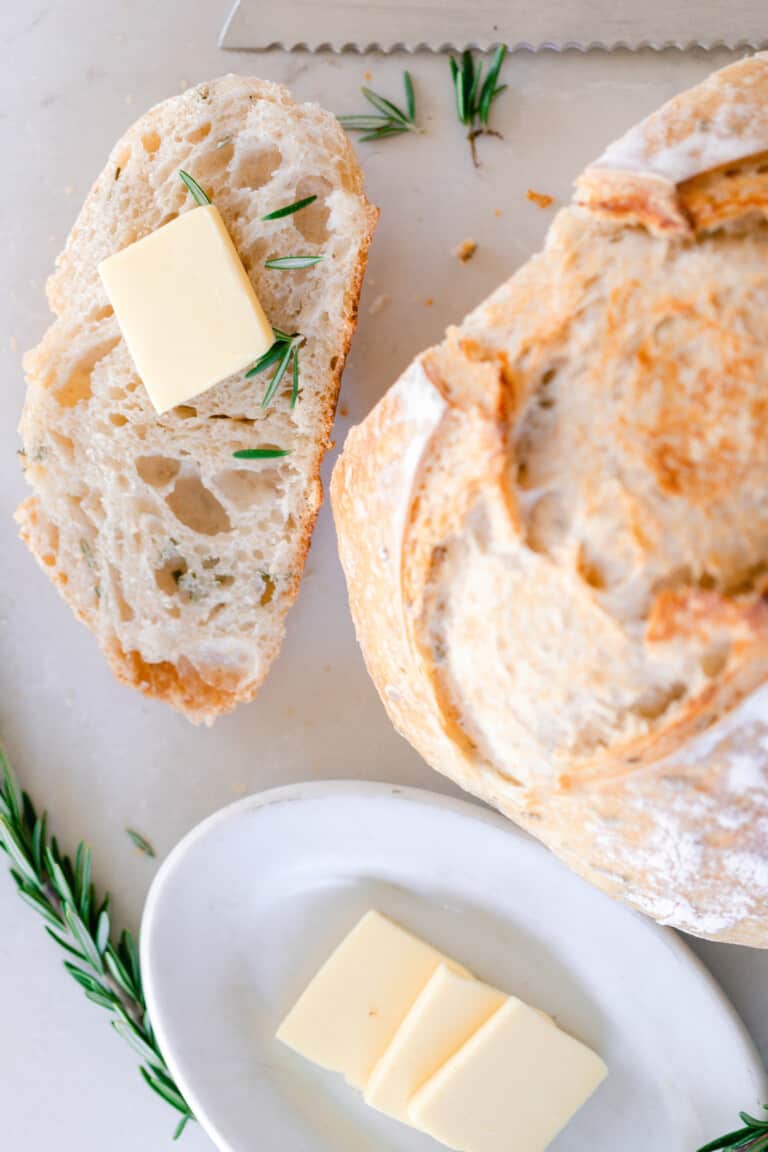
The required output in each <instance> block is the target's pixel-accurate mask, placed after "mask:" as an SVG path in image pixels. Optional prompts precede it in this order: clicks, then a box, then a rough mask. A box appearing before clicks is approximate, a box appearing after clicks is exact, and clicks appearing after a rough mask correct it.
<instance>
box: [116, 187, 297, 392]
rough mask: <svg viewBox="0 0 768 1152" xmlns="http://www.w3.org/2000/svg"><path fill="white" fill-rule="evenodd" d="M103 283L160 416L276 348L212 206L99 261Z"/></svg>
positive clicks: (238, 259)
mask: <svg viewBox="0 0 768 1152" xmlns="http://www.w3.org/2000/svg"><path fill="white" fill-rule="evenodd" d="M99 275H100V276H101V279H102V282H103V284H104V287H105V289H106V292H107V296H108V297H109V301H110V303H111V305H112V307H113V308H114V310H115V315H116V316H117V319H118V323H119V324H120V330H121V332H122V334H123V339H124V340H125V342H126V344H127V345H128V350H129V352H130V353H131V356H132V357H133V362H134V364H135V366H136V371H137V372H138V374H139V376H140V377H141V379H142V381H143V383H144V386H145V387H146V389H147V392H148V393H149V397H150V399H151V401H152V404H153V405H154V407H155V409H156V411H157V412H159V413H162V412H167V411H168V409H169V408H173V407H175V405H177V404H183V403H185V402H186V401H188V400H191V399H193V397H195V396H199V395H200V393H201V392H205V391H206V390H207V389H208V388H211V387H212V386H213V385H214V384H218V383H220V382H221V381H222V380H225V379H227V377H229V376H233V375H234V374H235V373H237V372H242V371H243V370H244V369H246V368H249V367H250V366H251V365H252V364H253V363H254V362H255V361H256V360H258V359H259V357H260V356H263V355H264V353H265V352H266V351H267V349H268V348H270V347H271V345H272V343H273V342H274V334H273V332H272V327H271V325H270V323H269V321H268V320H267V317H266V316H265V315H264V310H263V309H262V307H261V304H260V303H259V300H258V297H257V296H256V293H255V291H254V289H253V285H252V284H251V282H250V280H249V278H248V274H247V272H246V271H245V268H244V267H243V264H242V261H241V260H240V257H239V256H238V253H237V249H236V248H235V245H234V243H233V242H232V237H231V236H230V235H229V232H228V231H227V229H226V226H225V224H224V221H223V220H222V218H221V216H220V215H219V212H218V209H217V208H216V207H215V205H213V204H208V205H204V206H201V207H199V208H193V209H190V211H188V212H185V213H184V214H183V215H182V216H179V217H178V218H177V219H176V220H173V221H171V223H170V224H165V225H164V226H163V227H162V228H158V229H157V231H155V232H151V233H150V234H149V235H148V236H145V237H143V239H141V240H137V241H136V243H135V244H130V245H129V246H128V247H127V248H123V249H122V250H121V251H120V252H116V253H115V254H114V256H109V257H108V258H107V259H106V260H102V262H101V264H99Z"/></svg>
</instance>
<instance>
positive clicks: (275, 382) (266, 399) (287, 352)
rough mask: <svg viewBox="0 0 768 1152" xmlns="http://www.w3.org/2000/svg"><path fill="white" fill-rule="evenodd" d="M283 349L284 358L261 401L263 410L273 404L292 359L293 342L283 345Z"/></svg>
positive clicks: (286, 342) (289, 341)
mask: <svg viewBox="0 0 768 1152" xmlns="http://www.w3.org/2000/svg"><path fill="white" fill-rule="evenodd" d="M283 348H284V351H283V354H282V357H281V359H280V363H279V364H278V365H277V369H276V371H275V374H274V376H273V377H272V379H271V380H270V382H269V384H268V385H267V390H266V392H265V393H264V396H263V398H262V401H261V406H262V408H268V407H269V405H270V403H271V401H272V399H273V397H274V395H275V392H277V390H278V388H279V387H280V382H281V380H282V379H283V376H284V375H285V371H286V369H287V367H288V363H289V361H290V359H291V354H292V352H293V340H288V341H285V342H284V343H283Z"/></svg>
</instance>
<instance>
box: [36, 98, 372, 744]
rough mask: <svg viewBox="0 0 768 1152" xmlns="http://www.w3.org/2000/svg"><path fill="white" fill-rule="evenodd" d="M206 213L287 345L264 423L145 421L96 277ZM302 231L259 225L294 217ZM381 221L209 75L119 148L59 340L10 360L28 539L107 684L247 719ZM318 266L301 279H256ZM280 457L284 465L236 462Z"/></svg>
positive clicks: (349, 180) (237, 419)
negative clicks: (157, 233)
mask: <svg viewBox="0 0 768 1152" xmlns="http://www.w3.org/2000/svg"><path fill="white" fill-rule="evenodd" d="M179 169H185V170H187V171H189V172H190V173H191V174H192V176H194V177H195V178H196V179H197V180H198V182H199V183H200V184H201V185H202V186H203V187H204V189H205V190H206V191H207V192H208V194H209V195H210V196H211V199H212V200H213V202H214V203H215V204H216V206H217V207H218V208H219V210H220V212H221V214H222V216H223V218H224V221H225V223H226V224H227V227H228V229H229V230H230V232H231V234H232V236H233V239H234V241H235V245H236V247H237V249H238V252H239V254H240V256H241V258H242V259H243V261H244V264H245V267H246V269H247V271H248V273H249V276H250V278H251V280H252V282H253V284H254V287H255V289H256V292H257V295H258V296H259V298H260V300H261V302H262V304H263V306H264V308H265V310H266V312H267V315H268V316H269V318H270V320H271V321H272V323H273V324H275V326H276V327H279V328H282V329H283V330H288V331H301V332H302V333H304V335H305V336H306V338H307V339H306V344H305V345H304V346H303V347H302V349H301V393H300V397H299V401H298V403H297V404H296V407H295V408H294V409H291V407H290V373H288V374H286V377H285V380H286V382H287V384H288V386H287V387H283V388H282V389H281V391H280V392H278V394H277V395H276V397H275V399H274V401H273V403H272V404H271V405H270V407H269V408H268V409H267V410H266V411H265V410H263V409H262V408H261V398H262V395H263V392H264V387H265V383H266V378H268V377H264V376H257V377H256V378H255V379H251V380H249V379H246V377H245V375H244V374H242V373H241V374H239V375H238V376H235V377H232V378H230V379H229V380H227V381H224V382H222V383H221V384H219V385H217V386H216V387H214V388H212V389H209V390H208V391H207V392H206V393H204V394H202V395H201V396H199V397H196V398H195V399H194V400H192V401H191V402H190V403H189V404H188V405H180V406H179V407H177V408H175V409H173V410H171V411H170V412H168V413H165V414H164V415H162V416H158V415H157V414H156V413H155V412H154V409H153V408H152V406H151V403H150V401H149V398H148V396H147V394H146V391H145V389H144V387H143V385H142V384H141V381H140V380H139V378H138V376H137V375H136V372H135V369H134V367H133V363H132V361H131V359H130V356H129V354H128V351H127V348H126V346H125V344H124V342H123V341H122V339H121V336H120V331H119V327H118V325H117V320H116V318H115V317H114V315H113V313H112V309H111V308H110V307H109V301H108V300H107V297H106V294H105V291H104V288H103V286H102V284H101V281H100V278H99V276H98V273H97V265H98V263H99V262H100V261H101V260H103V259H104V258H105V257H106V256H108V255H110V254H111V253H112V252H115V251H118V250H120V249H121V248H123V247H125V246H126V245H127V244H130V243H132V242H133V241H135V240H137V239H139V238H140V237H141V236H143V235H146V234H148V233H149V232H151V231H152V230H154V229H155V228H157V227H159V226H162V225H163V224H165V223H167V222H168V221H169V220H172V219H174V218H175V217H176V216H177V215H179V214H180V213H181V212H184V211H194V208H195V205H194V203H193V201H192V199H191V197H190V196H189V194H188V192H187V191H186V189H185V188H184V186H183V184H182V182H181V180H180V179H179V177H178V170H179ZM311 194H314V195H316V196H317V200H316V202H315V203H314V204H312V205H311V206H310V207H308V208H305V209H303V210H302V211H301V212H300V213H296V214H295V215H293V216H288V217H285V218H283V219H281V220H277V221H272V222H264V221H263V220H262V219H261V217H262V216H264V215H265V214H267V213H268V212H270V211H273V210H274V209H276V208H279V207H283V206H284V205H286V204H289V203H291V202H293V201H295V200H297V199H299V198H302V197H304V196H307V195H311ZM377 218H378V211H377V210H376V209H375V208H373V207H372V206H371V205H370V204H369V203H368V201H367V200H366V198H365V195H364V192H363V179H362V173H361V170H360V167H359V165H358V163H357V159H356V157H355V154H354V151H353V149H352V147H351V145H350V143H349V140H348V137H347V135H346V133H345V132H344V131H343V130H342V129H341V127H340V125H339V124H338V122H337V121H336V119H335V117H333V116H332V115H331V114H330V113H328V112H325V111H324V110H323V109H321V108H320V107H319V106H317V105H315V104H297V103H295V102H294V101H293V99H292V98H291V96H290V93H289V92H288V90H287V89H286V88H284V87H282V86H281V85H278V84H273V83H270V82H266V81H261V80H257V79H254V78H250V77H241V76H224V77H222V78H220V79H218V80H214V81H212V82H210V83H205V84H200V85H197V86H196V87H194V88H192V89H190V90H189V91H187V92H185V93H183V94H181V95H179V96H176V97H173V98H171V99H170V100H166V101H164V102H163V103H161V104H159V105H157V106H156V107H154V108H152V109H150V111H149V112H147V113H146V114H145V115H144V116H142V117H141V118H140V119H139V120H138V121H137V122H136V123H135V124H134V125H133V126H132V127H131V128H129V130H128V131H127V132H126V133H125V135H124V136H123V137H122V138H121V139H120V140H119V141H118V143H117V144H116V145H115V147H114V149H113V150H112V153H111V154H110V157H109V160H108V161H107V164H106V166H105V168H104V170H103V172H102V173H101V175H100V176H99V177H98V179H97V180H96V183H95V184H94V186H93V188H92V189H91V192H90V193H89V195H88V197H87V198H86V201H85V203H84V205H83V208H82V210H81V212H80V215H79V217H78V219H77V222H76V223H75V225H74V227H73V229H72V232H71V234H70V236H69V238H68V240H67V244H66V247H65V249H64V251H63V253H62V254H61V256H60V257H59V259H58V260H57V265H56V271H55V272H54V274H53V275H52V277H51V278H50V280H49V282H48V298H49V302H50V306H51V309H52V311H53V313H54V315H55V320H54V322H53V324H52V325H51V327H50V328H49V330H48V332H47V333H46V335H45V336H44V338H43V340H42V342H41V344H40V345H39V346H38V347H37V348H36V349H34V350H33V351H32V352H30V353H28V355H27V357H26V358H25V372H26V376H27V383H28V389H27V397H26V402H25V408H24V413H23V416H22V422H21V435H22V439H23V442H24V452H23V454H22V459H23V463H24V467H25V474H26V477H27V479H28V480H29V482H30V483H31V485H32V487H33V489H34V495H32V496H31V497H29V498H28V499H27V500H25V501H24V503H23V504H22V505H21V506H20V508H19V509H18V512H17V520H18V523H19V526H20V533H21V536H22V538H23V539H24V540H25V541H26V543H27V544H28V545H29V547H30V548H31V550H32V552H33V553H34V554H35V556H36V557H37V559H38V561H39V562H40V564H41V566H42V567H43V568H44V570H45V571H46V572H47V573H48V574H49V576H50V578H51V579H52V581H53V583H54V584H55V585H56V586H57V587H58V588H59V590H60V592H61V594H62V595H63V596H64V598H65V600H67V601H68V603H69V604H70V606H71V608H72V609H73V611H74V613H75V615H76V616H77V617H78V618H79V619H80V620H82V621H83V622H84V623H85V624H86V625H87V626H88V627H89V628H90V629H91V630H92V631H93V632H94V633H95V634H96V636H97V639H98V641H99V644H100V646H101V648H102V650H103V651H104V654H105V655H106V657H107V660H108V661H109V664H110V666H111V668H112V670H113V672H114V673H115V675H116V676H117V678H118V679H119V680H121V681H122V682H124V683H127V684H131V685H134V686H136V687H138V688H140V689H141V690H142V691H143V692H144V693H145V694H147V695H149V696H153V697H155V698H157V699H161V700H164V701H166V702H167V703H169V704H171V705H172V706H173V707H175V708H177V709H178V710H179V711H181V712H183V713H184V714H186V716H187V717H188V718H189V719H191V720H193V721H194V722H205V723H209V724H210V723H212V722H213V720H214V719H215V718H216V717H217V716H219V715H221V714H222V713H225V712H228V711H231V710H232V709H233V708H234V707H235V705H236V704H238V703H240V702H243V701H247V700H251V699H252V698H253V697H254V695H255V694H256V692H257V690H258V688H259V686H260V684H261V682H262V681H263V679H264V677H265V676H266V674H267V671H268V669H269V665H270V663H271V661H272V660H273V659H274V657H275V656H276V654H277V652H278V651H279V648H280V645H281V642H282V637H283V634H284V620H285V615H286V613H287V611H288V609H289V607H290V606H291V604H292V603H293V601H294V599H295V597H296V594H297V591H298V587H299V581H300V578H301V571H302V568H303V565H304V560H305V557H306V553H307V550H308V548H309V543H310V539H311V535H312V529H313V526H314V522H315V519H316V516H317V512H318V510H319V507H320V503H321V500H322V488H321V483H320V465H321V463H322V458H323V455H324V453H325V451H326V449H327V447H328V445H329V443H330V439H331V430H332V425H333V419H334V413H335V408H336V401H337V397H338V391H339V385H340V380H341V374H342V371H343V368H344V362H345V358H346V355H347V352H348V350H349V346H350V341H351V339H352V335H353V332H354V329H355V324H356V319H357V306H358V300H359V296H360V291H361V287H362V280H363V275H364V271H365V264H366V259H367V253H368V248H369V245H370V242H371V239H372V235H373V231H374V228H375V225H376V221H377ZM296 252H301V253H310V254H312V253H315V252H321V253H323V255H324V259H323V260H322V261H321V262H320V263H319V264H318V265H316V266H314V267H313V268H310V269H308V270H301V271H293V272H270V271H267V270H265V269H264V261H265V259H267V258H269V257H271V256H279V255H293V254H295V253H296ZM262 445H277V446H280V447H285V448H290V449H291V455H290V456H289V457H287V458H286V459H285V460H284V461H283V460H281V461H279V462H275V461H268V460H267V461H237V460H235V459H234V458H233V452H234V451H236V450H238V449H243V448H250V447H258V446H262Z"/></svg>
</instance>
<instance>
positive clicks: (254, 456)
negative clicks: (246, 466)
mask: <svg viewBox="0 0 768 1152" xmlns="http://www.w3.org/2000/svg"><path fill="white" fill-rule="evenodd" d="M290 454H291V449H290V448H239V449H238V451H237V452H233V453H232V455H233V456H234V458H235V460H279V459H280V458H281V457H283V456H290Z"/></svg>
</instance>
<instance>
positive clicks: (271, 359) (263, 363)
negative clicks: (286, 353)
mask: <svg viewBox="0 0 768 1152" xmlns="http://www.w3.org/2000/svg"><path fill="white" fill-rule="evenodd" d="M282 354H283V349H282V347H281V344H280V337H278V339H277V340H276V341H275V343H274V344H273V345H272V347H271V348H270V349H269V350H268V351H267V352H265V353H264V355H263V356H261V357H259V359H258V360H257V361H256V363H255V364H254V366H253V368H249V369H248V371H247V372H246V376H256V375H258V373H259V372H263V371H264V369H265V368H269V366H270V364H274V363H275V361H276V360H279V359H280V357H281V356H282Z"/></svg>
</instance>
